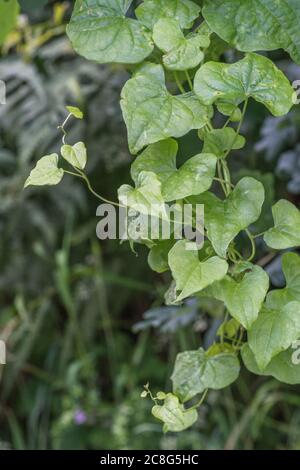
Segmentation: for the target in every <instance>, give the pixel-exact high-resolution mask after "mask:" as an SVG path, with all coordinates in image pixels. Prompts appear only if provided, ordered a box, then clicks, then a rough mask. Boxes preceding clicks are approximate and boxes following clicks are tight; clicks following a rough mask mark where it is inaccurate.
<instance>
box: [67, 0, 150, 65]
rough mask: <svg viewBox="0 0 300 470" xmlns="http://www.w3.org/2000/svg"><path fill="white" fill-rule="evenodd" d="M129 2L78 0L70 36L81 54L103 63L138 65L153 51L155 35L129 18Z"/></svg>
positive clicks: (69, 32)
mask: <svg viewBox="0 0 300 470" xmlns="http://www.w3.org/2000/svg"><path fill="white" fill-rule="evenodd" d="M130 4H131V1H128V0H77V1H76V4H75V8H74V12H73V15H72V18H71V21H70V23H69V25H68V27H67V33H68V36H69V38H70V40H71V42H72V45H73V47H74V49H75V51H76V52H78V54H80V55H83V56H84V57H85V58H86V59H89V60H94V61H96V62H100V63H109V62H119V63H128V64H133V63H138V62H141V61H143V60H144V59H145V58H146V57H147V56H148V55H150V54H151V52H152V50H153V43H152V39H151V33H150V31H148V30H147V28H145V27H144V26H143V25H142V24H141V23H140V22H139V21H137V20H135V19H132V18H127V17H126V16H125V14H126V11H127V9H128V7H129V6H130Z"/></svg>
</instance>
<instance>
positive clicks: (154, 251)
mask: <svg viewBox="0 0 300 470" xmlns="http://www.w3.org/2000/svg"><path fill="white" fill-rule="evenodd" d="M174 243H175V241H174V240H158V241H157V243H156V244H155V245H154V246H153V247H152V248H151V249H150V251H149V255H148V264H149V266H150V268H151V269H152V270H153V271H155V272H157V273H164V272H165V271H169V264H168V254H169V251H170V250H171V248H172V246H173V245H174Z"/></svg>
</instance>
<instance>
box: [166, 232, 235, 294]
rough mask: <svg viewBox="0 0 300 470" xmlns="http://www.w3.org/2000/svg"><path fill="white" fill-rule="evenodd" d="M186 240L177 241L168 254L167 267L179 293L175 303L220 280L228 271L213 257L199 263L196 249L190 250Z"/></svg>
mask: <svg viewBox="0 0 300 470" xmlns="http://www.w3.org/2000/svg"><path fill="white" fill-rule="evenodd" d="M188 244H191V243H188V242H187V241H186V240H179V241H178V242H177V243H176V244H175V245H174V246H173V248H172V249H171V250H170V252H169V256H168V259H169V266H170V268H171V271H172V275H173V277H174V279H175V282H176V289H177V291H181V293H180V294H179V295H178V296H177V298H176V301H177V302H178V301H179V300H183V299H185V298H186V297H189V296H191V295H193V294H195V293H196V292H199V291H201V290H202V289H205V287H207V286H209V285H210V284H212V283H213V282H215V281H218V280H220V279H222V278H223V277H224V276H225V274H226V273H227V270H228V264H227V262H226V261H225V260H222V259H220V258H218V257H217V256H213V257H211V258H209V259H207V260H206V261H205V260H204V261H201V260H200V258H199V252H198V250H197V249H195V250H190V249H189V247H188V246H187V245H188Z"/></svg>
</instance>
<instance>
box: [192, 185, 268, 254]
mask: <svg viewBox="0 0 300 470" xmlns="http://www.w3.org/2000/svg"><path fill="white" fill-rule="evenodd" d="M264 194H265V191H264V187H263V185H262V184H261V183H260V182H259V181H257V180H255V179H254V178H247V177H246V178H242V179H241V180H240V181H239V182H238V184H237V185H236V187H235V188H234V190H233V191H232V193H231V194H230V195H229V196H228V198H227V199H225V201H221V200H220V199H219V198H218V197H217V196H215V195H214V194H212V193H209V192H207V193H204V194H202V195H200V196H197V203H199V204H201V203H202V204H204V213H205V219H204V224H205V227H206V229H207V236H208V238H209V240H210V241H211V243H212V245H213V247H214V249H215V251H216V253H217V254H218V255H219V256H221V257H222V258H226V252H227V249H228V246H229V244H230V243H231V242H232V240H234V238H235V237H236V236H237V235H238V233H239V232H240V231H241V230H244V229H246V228H247V227H248V226H249V225H251V224H252V223H253V222H255V221H256V220H257V219H258V218H259V215H260V212H261V208H262V205H263V202H264ZM195 199H196V198H195ZM191 200H193V198H191Z"/></svg>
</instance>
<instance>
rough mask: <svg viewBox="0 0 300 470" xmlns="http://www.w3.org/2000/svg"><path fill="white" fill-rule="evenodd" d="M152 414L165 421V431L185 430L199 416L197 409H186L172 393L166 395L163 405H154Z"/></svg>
mask: <svg viewBox="0 0 300 470" xmlns="http://www.w3.org/2000/svg"><path fill="white" fill-rule="evenodd" d="M152 414H153V416H154V417H155V418H157V419H159V420H160V421H162V422H163V423H164V428H163V429H164V432H168V431H171V432H180V431H183V430H184V429H187V428H189V427H190V426H192V425H193V424H194V423H195V422H196V421H197V418H198V413H197V410H195V409H191V410H186V409H185V408H184V406H183V405H182V404H181V403H179V400H178V398H177V397H176V396H175V395H173V394H172V393H168V394H167V395H166V398H165V400H164V404H163V405H155V406H153V408H152Z"/></svg>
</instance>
